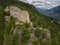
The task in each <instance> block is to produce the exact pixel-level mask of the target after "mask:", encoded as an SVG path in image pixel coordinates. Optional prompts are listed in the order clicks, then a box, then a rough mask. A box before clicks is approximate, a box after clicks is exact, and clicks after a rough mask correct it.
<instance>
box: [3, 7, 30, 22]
mask: <svg viewBox="0 0 60 45" xmlns="http://www.w3.org/2000/svg"><path fill="white" fill-rule="evenodd" d="M4 11H9V12H10V16H13V17H15V18H16V19H17V20H18V21H21V22H24V23H26V22H27V23H29V22H30V20H29V12H28V11H27V10H21V9H19V8H18V7H15V6H9V7H6V9H5V10H4Z"/></svg>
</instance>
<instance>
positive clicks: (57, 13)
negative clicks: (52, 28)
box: [37, 5, 60, 20]
mask: <svg viewBox="0 0 60 45" xmlns="http://www.w3.org/2000/svg"><path fill="white" fill-rule="evenodd" d="M37 10H38V11H39V12H41V13H43V14H44V15H46V16H49V17H53V19H55V20H60V5H59V6H57V7H55V8H52V9H45V10H42V9H40V8H37Z"/></svg>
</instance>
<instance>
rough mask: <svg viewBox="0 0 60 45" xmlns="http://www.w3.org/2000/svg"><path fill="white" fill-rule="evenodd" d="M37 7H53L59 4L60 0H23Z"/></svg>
mask: <svg viewBox="0 0 60 45" xmlns="http://www.w3.org/2000/svg"><path fill="white" fill-rule="evenodd" d="M23 1H25V2H28V3H30V4H33V5H35V6H36V7H39V8H45V9H49V8H53V7H56V6H58V5H60V0H23Z"/></svg>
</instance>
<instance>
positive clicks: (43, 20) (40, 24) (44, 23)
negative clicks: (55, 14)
mask: <svg viewBox="0 0 60 45" xmlns="http://www.w3.org/2000/svg"><path fill="white" fill-rule="evenodd" d="M7 6H16V7H18V8H20V9H21V10H27V11H28V12H29V16H30V21H31V22H30V23H32V26H28V24H24V25H20V24H18V26H16V25H15V24H14V22H15V20H14V18H13V17H10V21H9V22H5V23H4V24H5V27H4V31H5V32H4V42H6V43H4V44H7V45H19V44H18V39H17V38H19V37H17V36H21V35H17V34H16V35H15V36H14V37H12V36H13V35H12V34H13V30H15V27H16V28H17V27H18V29H17V32H20V30H21V29H22V31H23V33H22V42H23V43H22V44H23V45H25V43H26V42H27V41H28V39H30V36H29V35H30V32H28V30H32V32H34V31H33V28H34V29H35V28H37V29H36V30H37V31H36V32H35V34H36V35H38V36H37V37H38V40H36V41H35V40H33V43H34V44H36V45H37V43H40V44H41V45H42V44H44V45H45V44H47V45H48V44H49V43H50V42H49V41H47V42H49V43H47V42H46V43H44V42H42V41H44V40H43V39H44V37H45V36H44V37H43V36H42V38H43V39H42V40H41V41H40V40H39V39H40V37H39V36H40V35H39V34H40V33H42V32H40V31H39V30H40V29H42V31H44V30H47V29H48V30H49V31H50V32H51V40H52V41H51V42H52V43H51V44H52V45H54V44H56V45H59V44H60V43H59V39H60V37H59V36H60V35H59V34H60V24H58V23H57V22H56V21H54V20H53V19H52V18H51V17H47V16H44V15H43V14H41V13H40V12H38V11H37V10H36V8H35V7H34V6H33V5H30V4H27V3H24V2H21V1H11V2H9V3H7V2H5V5H3V6H2V4H1V7H2V8H4V9H5V8H6V7H7ZM4 9H3V10H4ZM8 13H9V12H5V13H4V15H5V16H6V15H9V16H10V14H8ZM29 25H30V24H29ZM38 32H39V33H38ZM19 34H20V33H19ZM42 35H44V33H42ZM56 35H57V36H56ZM49 39H50V38H49ZM47 40H48V39H47ZM9 41H10V42H9ZM7 42H8V43H7ZM12 42H13V43H12ZM35 42H37V43H35ZM19 43H20V42H19ZM1 45H2V44H1ZM32 45H33V44H32ZM38 45H39V44H38Z"/></svg>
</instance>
